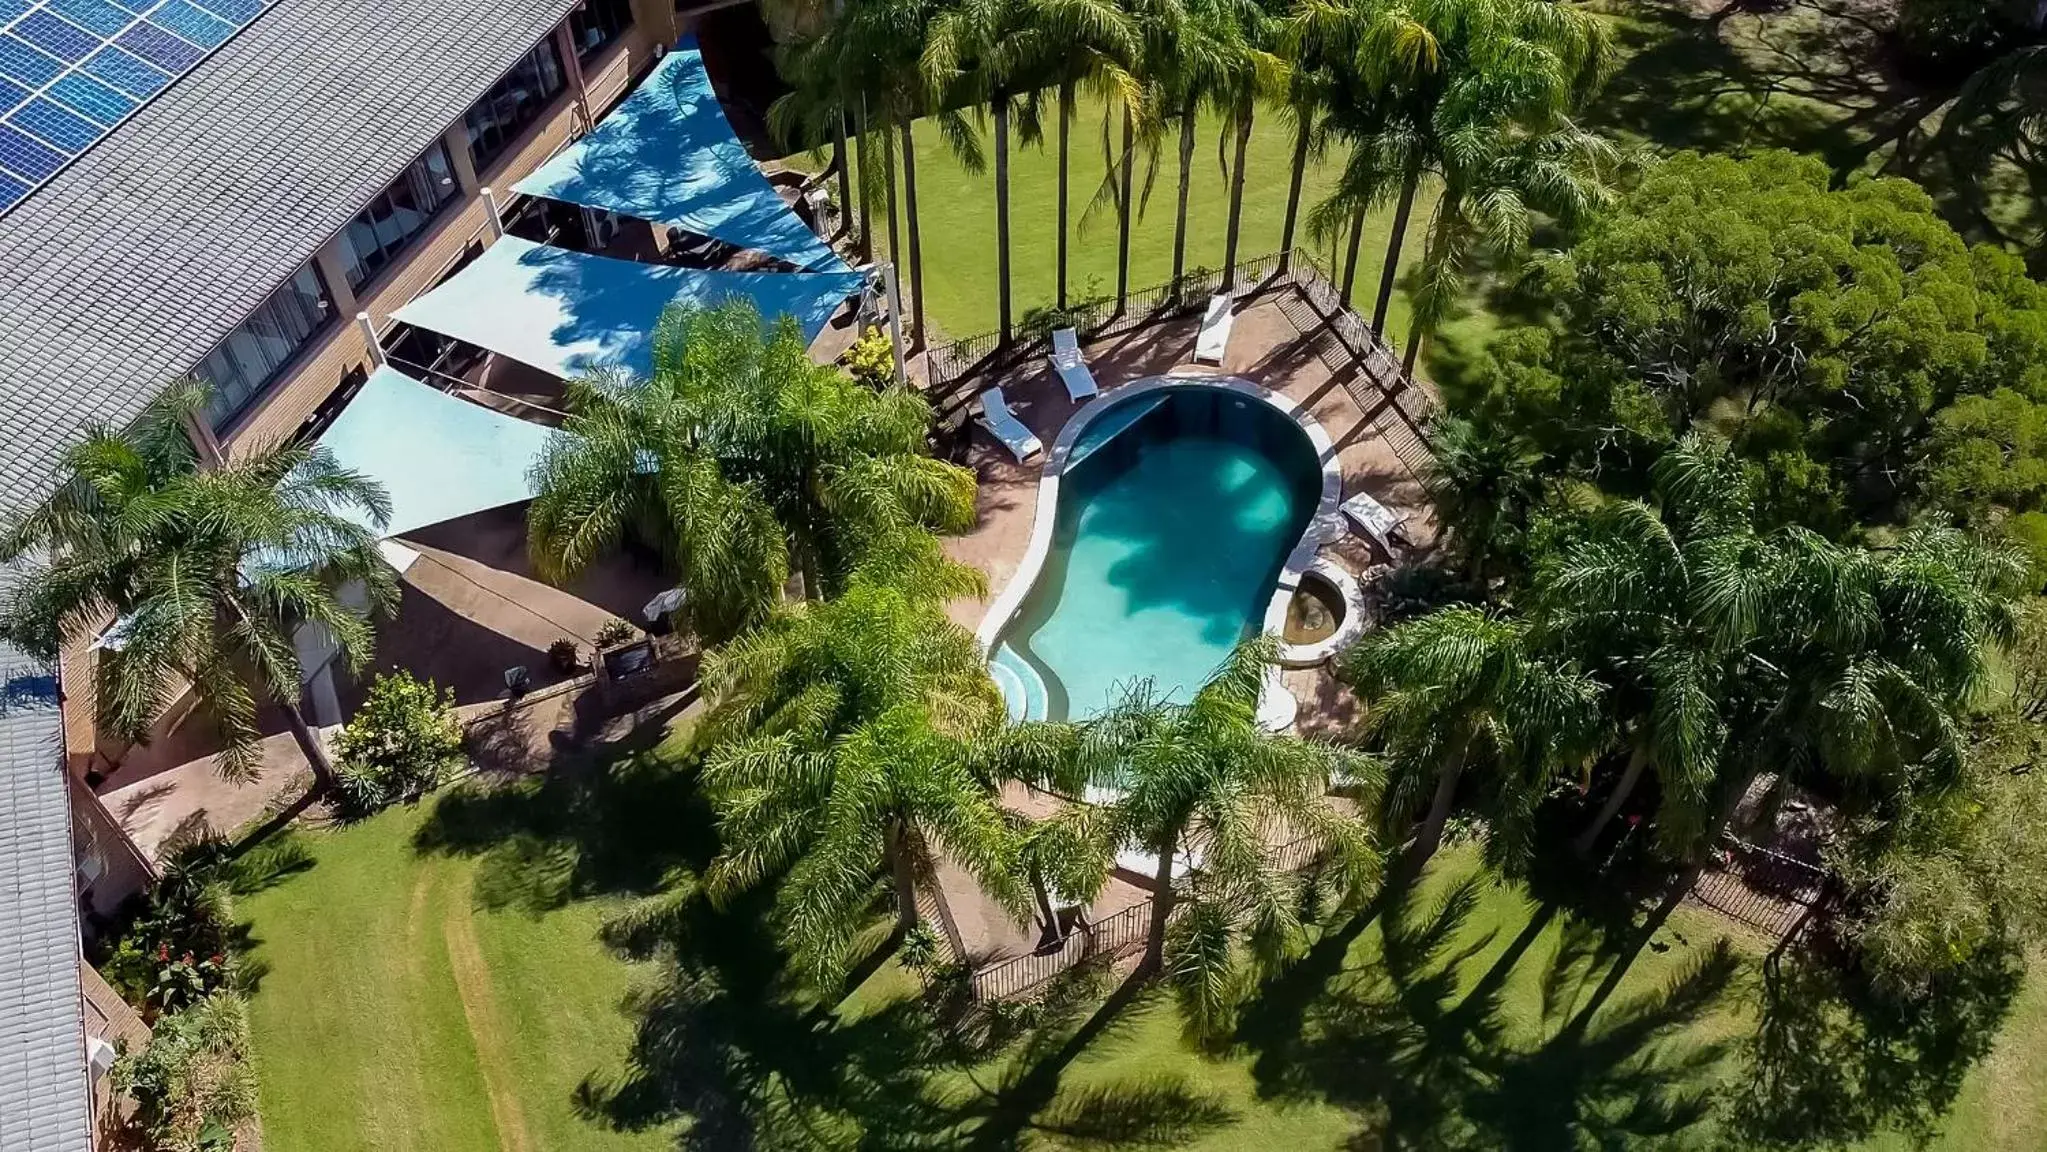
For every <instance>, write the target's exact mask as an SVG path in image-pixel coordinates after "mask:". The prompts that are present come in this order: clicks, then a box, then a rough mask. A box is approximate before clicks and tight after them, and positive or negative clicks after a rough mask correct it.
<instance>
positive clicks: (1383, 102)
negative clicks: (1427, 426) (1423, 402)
mask: <svg viewBox="0 0 2047 1152" xmlns="http://www.w3.org/2000/svg"><path fill="white" fill-rule="evenodd" d="M1293 21H1294V29H1293V32H1292V36H1293V39H1294V42H1295V44H1296V45H1297V52H1296V55H1297V57H1298V66H1299V67H1302V68H1307V69H1313V70H1316V71H1318V72H1319V73H1321V75H1322V77H1323V79H1322V80H1321V81H1320V82H1319V83H1318V84H1317V85H1315V88H1316V90H1317V91H1318V92H1319V93H1320V94H1321V98H1322V103H1323V112H1322V115H1323V118H1324V128H1323V131H1324V132H1325V133H1327V134H1328V135H1330V136H1333V137H1335V138H1337V139H1339V140H1341V141H1343V142H1344V143H1345V144H1346V145H1348V148H1349V155H1348V157H1347V159H1346V161H1345V163H1344V167H1343V170H1342V172H1341V174H1340V175H1339V176H1338V179H1337V186H1336V188H1335V190H1334V191H1333V192H1331V194H1330V196H1329V198H1328V199H1327V200H1326V201H1324V203H1323V204H1321V205H1320V206H1319V207H1318V208H1317V209H1316V212H1315V215H1314V217H1313V218H1312V220H1311V223H1313V224H1314V225H1315V226H1316V229H1317V230H1318V231H1320V232H1322V233H1324V234H1332V233H1333V232H1334V231H1335V230H1336V228H1338V227H1340V226H1343V225H1344V224H1345V223H1346V222H1348V221H1350V220H1351V219H1352V218H1353V217H1354V216H1356V215H1358V214H1360V213H1362V212H1364V211H1366V210H1368V209H1371V208H1374V207H1377V206H1379V205H1380V204H1382V203H1383V202H1384V201H1386V200H1387V199H1388V198H1389V197H1394V196H1397V197H1398V205H1397V207H1396V208H1395V210H1394V217H1393V225H1392V241H1391V242H1390V244H1389V245H1388V250H1387V254H1386V266H1385V271H1384V272H1383V273H1382V274H1381V276H1380V280H1379V299H1378V302H1377V303H1376V305H1375V306H1374V308H1373V311H1372V327H1373V329H1374V330H1375V331H1384V329H1385V321H1386V309H1387V304H1388V302H1389V301H1390V300H1391V298H1392V297H1391V293H1392V287H1393V280H1394V273H1395V271H1396V270H1397V269H1398V268H1399V261H1400V249H1401V241H1402V239H1403V237H1404V236H1405V235H1406V232H1407V225H1408V219H1409V214H1410V213H1411V212H1412V210H1413V208H1414V200H1415V196H1416V194H1417V192H1418V191H1419V190H1420V187H1421V184H1422V182H1423V180H1424V179H1425V178H1434V179H1435V180H1436V181H1438V182H1440V185H1441V192H1440V195H1439V197H1438V199H1437V201H1436V205H1435V208H1434V211H1433V215H1432V217H1431V219H1430V223H1429V229H1428V240H1427V242H1426V245H1427V246H1426V250H1425V251H1424V253H1423V255H1422V262H1421V269H1420V277H1419V279H1420V283H1419V285H1418V287H1417V289H1416V291H1415V294H1414V316H1413V319H1412V321H1411V322H1410V326H1409V331H1408V338H1407V349H1406V352H1405V355H1404V357H1403V359H1404V364H1405V367H1406V368H1407V370H1408V371H1410V372H1412V371H1413V369H1414V363H1415V359H1416V357H1417V356H1418V354H1419V352H1420V349H1421V344H1422V341H1423V340H1424V339H1426V338H1427V336H1428V334H1429V333H1430V331H1431V330H1433V329H1434V328H1435V326H1436V325H1437V324H1438V323H1440V322H1441V321H1442V319H1443V318H1444V316H1445V315H1446V314H1447V313H1448V312H1449V310H1450V308H1451V307H1452V306H1453V305H1454V304H1455V303H1456V301H1457V298H1458V296H1459V295H1460V293H1461V292H1462V289H1463V280H1464V274H1465V269H1466V267H1467V265H1468V264H1469V263H1470V261H1471V258H1472V256H1473V254H1474V251H1475V248H1476V247H1477V246H1478V245H1480V244H1483V245H1486V246H1488V247H1492V248H1495V249H1498V250H1503V251H1510V252H1511V251H1514V250H1517V249H1519V248H1520V246H1521V245H1522V244H1524V243H1525V242H1526V241H1527V239H1528V231H1529V227H1530V220H1531V217H1532V216H1533V214H1534V213H1536V212H1541V213H1545V214H1547V215H1549V216H1552V217H1557V218H1562V219H1566V220H1575V219H1576V218H1578V217H1580V216H1582V215H1583V214H1585V213H1586V212H1587V211H1588V210H1590V209H1592V208H1594V207H1596V206H1598V205H1599V204H1600V203H1602V202H1603V201H1604V200H1605V198H1606V197H1607V194H1608V193H1607V189H1606V186H1605V181H1606V180H1607V179H1609V178H1610V175H1611V169H1612V167H1613V166H1614V160H1615V156H1614V154H1613V152H1612V149H1611V148H1610V146H1608V145H1607V144H1605V143H1604V142H1602V141H1601V140H1600V139H1599V138H1597V137H1596V136H1593V135H1591V134H1589V133H1587V132H1585V131H1584V130H1583V129H1581V128H1579V127H1578V126H1577V125H1576V124H1575V123H1574V122H1573V121H1572V120H1571V115H1572V113H1573V112H1574V111H1575V110H1576V109H1577V108H1579V107H1582V106H1583V104H1584V102H1585V100H1586V99H1588V98H1589V97H1590V96H1591V95H1592V94H1593V93H1594V92H1596V91H1597V89H1598V87H1599V86H1600V84H1601V83H1603V81H1604V79H1605V76H1606V73H1607V72H1608V71H1610V69H1611V67H1612V64H1613V61H1614V56H1613V51H1612V45H1611V40H1610V37H1609V34H1608V32H1607V29H1606V25H1605V24H1604V22H1603V18H1602V17H1600V16H1598V15H1596V14H1594V13H1592V12H1590V11H1588V10H1586V9H1582V8H1575V7H1567V6H1560V5H1555V4H1546V3H1542V2H1540V0H1308V2H1307V3H1304V4H1303V5H1301V6H1300V7H1299V8H1298V9H1297V10H1296V14H1295V15H1294V17H1293Z"/></svg>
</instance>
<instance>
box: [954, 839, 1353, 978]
mask: <svg viewBox="0 0 2047 1152" xmlns="http://www.w3.org/2000/svg"><path fill="white" fill-rule="evenodd" d="M1322 858H1323V848H1322V843H1321V841H1320V840H1319V839H1318V838H1316V837H1313V836H1303V837H1300V838H1299V839H1296V840H1292V841H1290V842H1288V843H1285V844H1281V845H1279V846H1277V847H1275V848H1273V849H1272V850H1271V851H1270V852H1269V853H1268V859H1269V860H1270V861H1271V863H1272V865H1273V867H1275V868H1278V869H1280V870H1281V871H1285V872H1301V871H1305V870H1307V869H1308V868H1309V867H1310V866H1312V865H1314V864H1316V863H1318V862H1320V861H1321V860H1322ZM1181 906H1182V907H1184V906H1185V905H1184V904H1183V905H1181ZM1156 907H1157V897H1155V896H1147V897H1145V898H1144V900H1142V901H1141V902H1139V903H1136V904H1132V905H1131V906H1130V907H1128V908H1125V909H1123V910H1122V911H1120V912H1117V913H1116V914H1115V915H1113V916H1108V917H1105V918H1103V919H1101V920H1098V921H1095V922H1094V923H1092V924H1088V925H1086V926H1085V927H1079V928H1075V929H1074V930H1073V931H1071V932H1069V933H1067V934H1066V936H1065V938H1063V939H1061V940H1059V941H1057V942H1056V943H1051V944H1047V945H1045V946H1043V947H1040V948H1039V949H1038V950H1037V951H1035V952H1026V953H1025V954H1023V955H1021V956H1011V957H1009V958H1007V959H1003V960H997V961H995V962H994V963H992V964H989V965H986V966H985V967H981V968H977V969H975V970H974V972H973V974H972V977H971V983H972V986H973V990H974V998H975V999H976V1000H1007V999H1009V998H1011V997H1013V996H1022V995H1025V994H1026V993H1029V992H1031V991H1033V990H1035V989H1036V988H1038V987H1039V986H1040V985H1042V984H1044V983H1045V982H1046V981H1048V980H1051V979H1052V978H1053V977H1054V976H1057V975H1059V974H1060V973H1062V972H1065V971H1067V970H1069V969H1071V968H1074V967H1076V966H1077V965H1079V964H1081V963H1082V962H1084V961H1089V960H1097V961H1113V960H1117V959H1121V958H1123V957H1126V956H1130V955H1133V954H1135V953H1136V952H1138V951H1139V950H1141V949H1142V948H1143V947H1144V942H1145V940H1146V938H1147V937H1149V936H1150V934H1151V918H1152V912H1153V910H1154V909H1155V908H1156ZM1175 910H1176V911H1177V909H1175Z"/></svg>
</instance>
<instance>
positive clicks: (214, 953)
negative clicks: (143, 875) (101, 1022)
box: [101, 836, 234, 1013]
mask: <svg viewBox="0 0 2047 1152" xmlns="http://www.w3.org/2000/svg"><path fill="white" fill-rule="evenodd" d="M227 849H228V845H227V842H226V841H225V840H222V839H220V838H219V837H217V836H203V837H199V838H196V839H192V840H188V841H185V842H183V843H180V844H178V845H176V846H174V847H172V848H171V850H170V851H169V852H168V853H167V855H166V859H165V863H164V869H163V875H162V877H161V878H159V879H158V880H157V882H156V885H155V887H154V888H152V889H151V890H150V891H149V893H148V894H147V895H146V896H144V897H143V898H142V899H141V902H140V907H139V909H138V910H137V911H136V912H135V915H134V919H133V920H132V921H130V923H129V925H128V928H127V930H126V931H124V932H123V933H121V936H120V938H119V939H118V940H117V941H116V942H115V944H114V949H113V952H112V953H111V954H110V955H109V956H108V957H107V959H106V960H105V962H104V963H103V964H102V965H101V971H102V972H103V974H104V975H105V976H106V978H107V982H108V983H110V984H112V985H113V986H114V989H115V990H116V991H118V992H119V993H121V995H122V997H123V998H124V999H126V1000H127V1001H128V1002H129V1003H131V1004H133V1005H135V1006H136V1008H138V1009H140V1010H141V1011H143V1012H145V1013H155V1012H175V1011H178V1010H179V1009H181V1008H184V1007H186V1006H188V1005H190V1004H192V1003H194V1002H196V1001H198V1000H200V999H202V998H203V997H205V996H206V995H207V994H209V993H211V992H213V991H214V990H216V989H219V988H222V987H225V986H226V985H227V984H228V982H229V981H230V980H231V979H232V978H233V976H234V965H233V961H232V956H231V952H232V949H231V948H230V940H229V925H230V924H231V923H232V922H233V912H232V909H231V908H230V903H229V891H228V890H229V883H228V879H227V871H228V870H227V869H226V867H225V862H226V853H227Z"/></svg>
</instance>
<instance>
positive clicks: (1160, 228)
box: [798, 98, 1430, 338]
mask: <svg viewBox="0 0 2047 1152" xmlns="http://www.w3.org/2000/svg"><path fill="white" fill-rule="evenodd" d="M1047 128H1048V133H1047V137H1048V138H1047V139H1046V140H1045V142H1044V145H1043V147H1022V146H1018V145H1016V144H1015V143H1014V138H1012V153H1011V162H1010V175H1009V187H1010V223H1011V246H1010V260H1011V269H1012V282H1013V289H1012V307H1013V309H1014V314H1015V315H1014V318H1015V319H1016V320H1019V321H1020V320H1022V318H1023V316H1024V314H1025V313H1026V312H1028V311H1030V310H1031V309H1033V308H1040V307H1049V306H1051V305H1053V304H1054V303H1056V302H1057V299H1058V295H1057V292H1058V227H1059V216H1058V211H1059V209H1058V192H1059V162H1058V150H1057V146H1056V138H1055V137H1053V136H1052V135H1051V132H1052V127H1051V124H1050V123H1048V125H1047ZM914 131H915V137H916V142H917V212H918V219H919V221H920V222H921V224H922V243H923V255H924V296H925V301H926V315H927V319H928V321H929V322H930V323H931V324H932V325H933V326H935V327H936V328H938V329H940V330H941V331H942V332H943V333H944V335H946V336H949V337H955V338H957V337H961V336H973V335H978V334H980V333H982V332H987V331H991V330H993V329H994V328H995V326H996V323H997V320H998V300H997V281H996V275H995V269H996V245H995V176H994V169H993V165H992V162H991V164H990V166H989V168H988V169H987V170H986V171H983V172H980V173H973V172H969V171H967V170H966V169H965V167H963V166H962V165H961V164H960V163H959V161H958V160H957V159H955V158H954V157H953V155H952V153H951V152H950V151H948V150H947V148H946V145H945V142H944V141H943V140H942V139H941V138H940V136H939V133H938V128H937V125H936V124H935V123H934V122H932V121H930V120H923V121H919V122H918V123H917V125H916V127H915V129H914ZM1101 133H1102V105H1101V104H1100V103H1099V102H1097V101H1095V100H1093V99H1089V98H1082V99H1081V100H1080V101H1079V103H1078V105H1077V107H1076V110H1075V113H1074V120H1073V141H1072V150H1071V176H1070V181H1071V207H1070V209H1069V211H1070V213H1071V222H1070V225H1069V227H1070V228H1071V230H1072V239H1071V241H1070V244H1071V247H1070V250H1069V257H1068V259H1069V265H1068V272H1067V282H1068V296H1069V299H1071V300H1084V299H1088V298H1090V297H1097V296H1112V295H1114V294H1115V291H1116V211H1115V206H1114V205H1113V204H1111V203H1107V202H1104V203H1103V204H1101V205H1100V206H1099V207H1097V208H1094V209H1092V210H1090V208H1089V204H1090V201H1091V200H1092V199H1093V198H1094V196H1095V193H1096V191H1097V189H1098V188H1099V187H1100V186H1101V183H1102V177H1103V173H1104V172H1105V171H1106V165H1105V163H1104V158H1103V149H1102V135H1101ZM981 135H982V138H983V144H984V149H986V150H988V151H989V153H990V155H991V157H992V147H991V146H989V143H988V142H989V140H990V138H991V131H990V128H989V126H988V125H987V124H983V125H982V126H981ZM1115 139H1116V141H1117V143H1118V145H1119V146H1120V143H1121V139H1122V137H1121V129H1120V128H1118V129H1117V131H1116V136H1115ZM1220 139H1221V124H1220V122H1219V121H1217V120H1216V119H1215V118H1214V117H1213V116H1204V117H1202V120H1201V124H1200V128H1199V130H1198V134H1197V137H1196V140H1197V143H1196V145H1195V148H1194V163H1193V168H1192V178H1191V180H1190V181H1189V183H1190V190H1189V193H1188V198H1187V205H1188V206H1187V256H1186V261H1187V267H1188V268H1189V269H1193V268H1197V267H1207V268H1217V267H1221V265H1222V262H1223V253H1224V249H1225V247H1226V242H1227V236H1228V222H1229V182H1228V180H1227V179H1225V177H1224V175H1223V169H1222V164H1221V161H1222V160H1223V159H1226V158H1228V151H1227V149H1225V150H1224V152H1223V153H1222V154H1220V155H1219V154H1218V151H1217V144H1218V141H1219V140H1220ZM1293 147H1294V136H1293V131H1292V129H1291V128H1289V127H1288V126H1287V124H1286V123H1285V122H1284V121H1282V120H1281V119H1280V118H1279V117H1278V116H1277V115H1276V114H1272V113H1266V114H1265V115H1264V116H1263V117H1261V118H1260V119H1258V120H1256V121H1254V123H1253V129H1252V132H1251V143H1250V147H1249V149H1248V151H1247V152H1246V162H1245V165H1244V169H1245V177H1244V208H1243V221H1242V229H1241V234H1240V238H1239V240H1238V243H1237V254H1238V259H1240V260H1248V259H1250V258H1252V257H1255V256H1262V255H1265V254H1267V253H1270V252H1275V251H1277V250H1278V249H1279V241H1280V237H1281V235H1282V234H1283V232H1284V228H1285V220H1286V199H1287V184H1288V181H1289V180H1290V178H1291V177H1292V174H1293V171H1292V166H1293ZM1177 148H1178V143H1177V134H1175V135H1174V136H1173V138H1171V139H1168V140H1166V141H1165V143H1164V146H1163V151H1162V152H1161V154H1160V156H1159V158H1158V166H1157V170H1156V175H1155V179H1154V182H1153V184H1152V188H1151V192H1150V196H1149V198H1148V199H1147V198H1146V197H1145V192H1144V186H1145V174H1146V169H1147V167H1148V165H1149V164H1150V161H1149V160H1148V159H1145V158H1143V157H1140V158H1139V160H1138V161H1137V165H1136V176H1135V179H1134V181H1133V183H1134V186H1135V188H1136V190H1137V196H1138V199H1139V200H1140V202H1141V208H1142V211H1141V212H1139V213H1136V214H1134V215H1133V221H1132V228H1131V236H1130V287H1131V290H1132V291H1136V290H1138V289H1142V288H1149V287H1151V286H1153V285H1156V284H1163V283H1165V282H1167V281H1168V280H1170V279H1172V274H1173V219H1174V204H1175V198H1176V196H1177V194H1178V183H1177V182H1178V179H1179V175H1178V171H1179V170H1178V157H1177V151H1176V150H1177ZM798 159H801V158H798ZM1334 179H1335V169H1334V168H1333V167H1332V166H1331V165H1330V164H1329V163H1327V162H1324V163H1319V164H1311V165H1310V167H1309V169H1308V174H1307V176H1306V178H1305V179H1304V180H1303V181H1302V189H1301V219H1300V223H1299V224H1298V226H1297V230H1296V235H1295V241H1294V242H1295V245H1296V246H1297V247H1300V248H1305V249H1310V250H1313V251H1316V252H1318V253H1319V255H1320V258H1321V259H1322V261H1323V263H1324V265H1325V266H1328V267H1335V266H1336V262H1335V259H1333V257H1334V256H1336V255H1337V254H1338V253H1340V249H1338V250H1336V251H1335V252H1332V246H1331V244H1330V243H1328V242H1325V243H1322V244H1320V245H1317V244H1315V243H1314V242H1313V240H1312V238H1311V237H1310V235H1309V229H1308V213H1309V212H1310V210H1311V209H1312V208H1313V207H1314V206H1315V204H1317V203H1318V202H1319V201H1320V200H1321V199H1322V198H1323V197H1324V196H1325V195H1326V194H1327V193H1328V190H1329V188H1330V186H1331V185H1332V183H1333V182H1334ZM1429 206H1430V205H1429V204H1427V203H1423V204H1419V205H1417V207H1416V210H1415V213H1414V217H1413V221H1412V223H1411V225H1410V227H1409V229H1408V236H1409V243H1408V244H1407V245H1406V246H1405V247H1404V248H1403V251H1402V259H1403V262H1404V263H1411V262H1412V260H1413V259H1414V258H1415V257H1417V256H1419V255H1420V252H1421V237H1422V234H1423V232H1424V231H1425V229H1426V227H1427V223H1428V211H1427V209H1428V207H1429ZM884 210H885V205H884V204H883V203H881V202H880V201H879V200H877V204H876V211H877V213H879V212H882V211H884ZM898 211H899V213H900V212H902V211H904V209H903V207H902V206H901V205H900V203H899V205H898ZM1390 219H1391V211H1390V209H1389V210H1388V211H1387V212H1384V213H1374V214H1373V215H1372V216H1370V217H1368V218H1367V221H1366V227H1365V238H1364V242H1363V244H1362V245H1361V246H1360V248H1359V251H1358V272H1357V282H1356V284H1355V286H1354V289H1353V296H1352V300H1353V305H1354V306H1355V307H1357V308H1358V309H1359V310H1361V311H1363V312H1365V313H1366V314H1367V315H1368V316H1369V314H1370V311H1371V306H1372V300H1373V294H1374V293H1375V292H1376V291H1377V286H1378V282H1379V269H1380V266H1381V265H1382V263H1383V262H1384V261H1385V258H1386V239H1387V234H1388V231H1389V226H1390ZM875 234H876V241H877V243H876V249H877V252H878V253H880V254H881V255H883V257H884V258H885V257H886V253H887V248H888V243H887V241H888V235H887V228H886V226H885V225H880V224H877V227H876V229H875ZM908 242H909V241H908V239H907V236H906V237H905V239H904V244H905V245H906V246H907V244H908ZM905 259H907V256H906V257H905ZM1406 315H1407V305H1406V301H1405V299H1404V298H1403V297H1402V296H1401V295H1399V294H1396V295H1395V297H1394V307H1393V315H1392V319H1391V320H1390V322H1389V323H1390V325H1391V326H1392V327H1393V328H1394V330H1395V334H1396V338H1397V337H1398V334H1400V333H1404V332H1405V331H1406V328H1405V324H1406Z"/></svg>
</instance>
